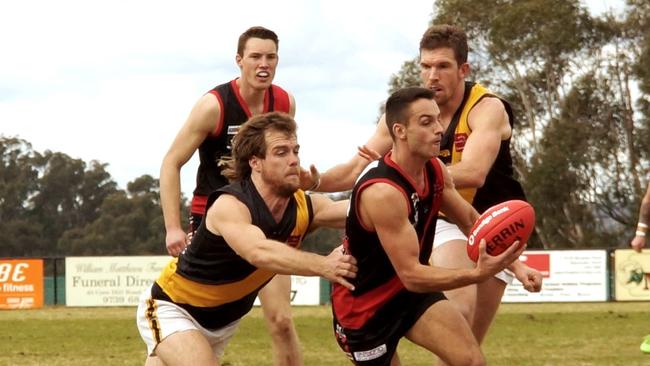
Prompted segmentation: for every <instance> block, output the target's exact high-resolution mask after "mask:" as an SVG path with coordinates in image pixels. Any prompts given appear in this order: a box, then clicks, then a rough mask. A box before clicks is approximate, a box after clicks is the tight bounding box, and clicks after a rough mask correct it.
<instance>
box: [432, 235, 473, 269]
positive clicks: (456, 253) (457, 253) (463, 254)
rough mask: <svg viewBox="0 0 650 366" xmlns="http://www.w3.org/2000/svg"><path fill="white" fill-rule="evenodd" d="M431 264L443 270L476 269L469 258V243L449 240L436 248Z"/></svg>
mask: <svg viewBox="0 0 650 366" xmlns="http://www.w3.org/2000/svg"><path fill="white" fill-rule="evenodd" d="M431 264H433V265H434V266H436V267H442V268H474V267H476V263H474V262H473V261H472V260H471V259H469V257H468V256H467V241H465V240H459V239H454V240H449V241H447V242H444V243H443V244H441V245H439V246H437V247H435V248H434V249H433V252H432V253H431Z"/></svg>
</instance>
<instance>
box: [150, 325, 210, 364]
mask: <svg viewBox="0 0 650 366" xmlns="http://www.w3.org/2000/svg"><path fill="white" fill-rule="evenodd" d="M155 352H156V356H157V357H158V358H159V359H160V360H161V361H162V362H163V363H164V364H166V365H178V366H196V365H206V366H212V365H218V362H217V358H216V356H215V355H214V351H213V349H212V347H211V346H210V343H208V340H207V339H206V338H205V337H204V336H203V335H202V334H201V332H200V331H199V330H185V331H182V332H176V333H174V334H171V335H169V336H168V337H166V338H165V339H163V341H162V342H160V344H158V346H157V347H156V351H155Z"/></svg>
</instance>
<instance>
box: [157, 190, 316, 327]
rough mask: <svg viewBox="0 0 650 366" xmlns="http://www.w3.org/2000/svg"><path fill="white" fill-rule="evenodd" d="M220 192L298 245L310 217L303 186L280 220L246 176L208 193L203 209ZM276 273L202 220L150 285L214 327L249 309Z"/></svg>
mask: <svg viewBox="0 0 650 366" xmlns="http://www.w3.org/2000/svg"><path fill="white" fill-rule="evenodd" d="M224 193H227V194H231V195H233V196H235V197H236V198H237V199H238V200H239V201H241V202H242V203H244V204H245V205H246V207H247V208H248V210H249V212H250V214H251V218H252V224H253V225H255V226H257V227H259V228H260V229H261V230H262V231H263V232H264V234H265V235H266V237H267V238H269V239H273V240H277V241H280V242H284V243H286V244H287V245H290V246H292V247H295V248H298V247H299V246H300V243H301V241H302V238H303V237H304V235H305V234H306V233H307V230H308V228H309V225H310V224H311V221H312V219H313V209H312V204H311V199H310V198H309V196H308V195H306V194H305V192H303V191H302V190H298V191H297V192H296V193H294V195H293V197H292V199H291V200H290V202H289V205H288V206H287V208H286V210H285V212H284V215H283V216H282V219H281V220H280V222H278V223H276V222H275V219H274V218H273V215H272V214H271V212H270V211H269V209H268V207H267V206H266V203H265V202H264V200H263V199H262V197H261V196H260V195H259V193H258V192H257V189H256V188H255V186H254V184H253V182H252V181H251V180H250V178H249V179H246V180H244V181H241V182H236V183H232V184H230V185H227V186H225V187H222V188H221V189H219V190H217V191H215V192H214V193H212V194H211V195H210V196H209V198H208V203H207V207H208V208H209V207H210V206H211V205H212V204H213V203H214V201H215V200H216V199H217V198H218V197H219V196H220V195H221V194H224ZM274 275H275V274H274V273H273V272H270V271H268V270H264V269H259V268H257V267H255V266H253V265H252V264H250V263H249V262H247V261H246V260H245V259H243V258H242V257H240V256H239V255H238V254H237V253H235V251H234V250H233V249H232V248H231V247H230V246H229V245H228V243H226V241H225V240H224V239H223V237H222V236H220V235H215V234H213V233H212V232H210V231H209V230H208V229H207V227H206V224H205V220H202V222H201V225H200V226H199V228H198V230H197V231H196V233H195V236H194V238H193V239H192V243H191V244H190V245H188V246H187V247H186V248H185V250H184V251H183V252H182V253H181V255H180V256H179V257H178V258H174V259H172V260H171V261H170V262H169V263H168V265H167V266H166V267H165V268H164V269H163V272H162V273H161V275H160V277H159V278H158V279H157V280H156V282H155V284H154V286H153V288H152V297H153V298H155V299H159V300H165V301H170V302H173V303H175V304H177V305H178V306H180V307H182V308H183V309H185V310H187V311H188V312H189V313H190V315H192V316H193V317H194V318H195V319H196V320H197V321H198V322H199V324H201V325H202V326H204V327H205V328H208V329H216V328H220V327H222V326H224V325H227V324H229V323H231V322H233V321H235V320H237V319H239V318H241V317H242V316H243V315H244V314H246V313H248V311H249V310H250V309H251V307H252V306H253V302H254V301H255V297H256V296H257V293H258V291H259V290H260V289H261V288H262V287H263V286H264V285H265V284H266V283H267V282H268V281H270V280H271V278H273V276H274Z"/></svg>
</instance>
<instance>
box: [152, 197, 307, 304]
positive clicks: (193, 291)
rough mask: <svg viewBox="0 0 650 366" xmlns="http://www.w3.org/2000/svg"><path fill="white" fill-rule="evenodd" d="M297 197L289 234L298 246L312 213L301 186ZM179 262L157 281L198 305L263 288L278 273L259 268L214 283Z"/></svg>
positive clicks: (169, 291) (186, 301)
mask: <svg viewBox="0 0 650 366" xmlns="http://www.w3.org/2000/svg"><path fill="white" fill-rule="evenodd" d="M294 198H295V199H296V210H297V214H296V224H295V226H294V228H293V231H292V232H291V234H290V235H289V237H288V238H287V244H288V245H290V246H293V247H296V248H297V247H300V243H301V241H302V238H303V237H304V235H305V233H306V232H307V229H309V224H310V217H309V209H308V206H307V198H306V196H305V193H304V192H303V191H302V190H298V191H297V192H296V193H295V194H294ZM177 263H178V258H173V259H172V260H171V261H169V263H168V264H167V266H165V268H164V269H163V271H162V273H161V274H160V277H159V278H158V280H156V282H157V283H158V285H159V286H160V287H161V288H162V289H163V290H164V291H165V293H166V294H167V295H168V296H169V297H170V298H171V299H172V301H174V302H175V303H177V304H189V305H192V306H197V307H216V306H219V305H223V304H226V303H229V302H233V301H236V300H239V299H241V298H243V297H244V296H246V295H249V294H250V293H251V292H253V291H255V290H257V289H258V288H260V287H261V286H262V285H264V284H265V283H266V282H268V281H269V280H270V279H271V278H273V276H274V275H275V273H274V272H271V271H268V270H265V269H259V268H258V269H256V270H255V271H253V272H252V273H251V274H249V275H248V276H247V277H246V278H244V279H242V280H239V281H235V282H231V283H225V284H220V285H210V284H205V283H200V282H196V281H193V280H190V279H187V278H185V277H183V276H181V275H180V274H178V273H176V266H177Z"/></svg>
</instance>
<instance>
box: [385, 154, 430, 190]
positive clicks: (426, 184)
mask: <svg viewBox="0 0 650 366" xmlns="http://www.w3.org/2000/svg"><path fill="white" fill-rule="evenodd" d="M392 155H393V151H392V150H391V151H390V152H389V153H388V154H386V156H385V157H384V162H385V163H386V165H388V166H390V167H392V168H393V169H395V170H397V171H398V172H399V173H400V174H401V175H402V177H404V178H405V179H406V180H407V181H408V182H409V183H411V186H412V187H413V188H415V191H416V192H417V193H418V196H420V197H426V196H427V195H428V194H429V180H428V179H425V180H424V190H423V191H422V192H420V191H419V190H418V184H417V183H416V182H415V181H414V180H413V178H411V176H410V175H409V174H408V173H407V172H405V171H404V170H403V169H402V167H400V166H399V165H398V164H397V163H396V162H394V161H393V159H392V158H391V157H392ZM422 169H423V170H426V167H423V168H422ZM407 200H410V198H408V199H407Z"/></svg>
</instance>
